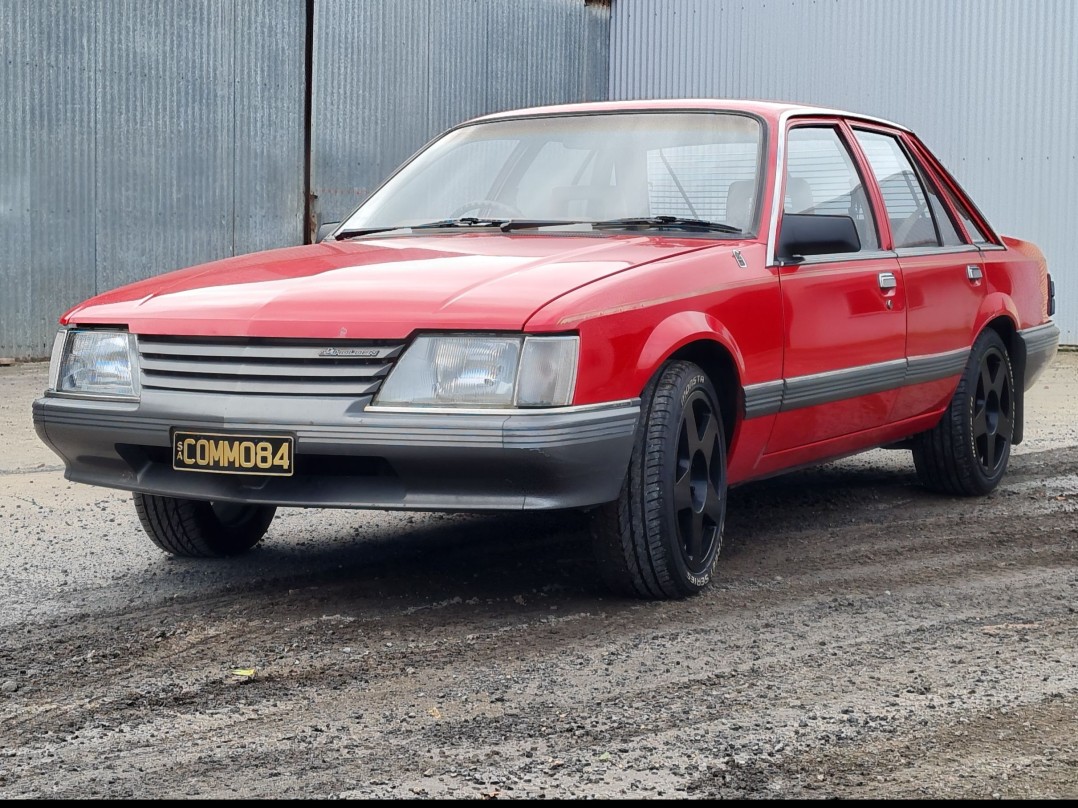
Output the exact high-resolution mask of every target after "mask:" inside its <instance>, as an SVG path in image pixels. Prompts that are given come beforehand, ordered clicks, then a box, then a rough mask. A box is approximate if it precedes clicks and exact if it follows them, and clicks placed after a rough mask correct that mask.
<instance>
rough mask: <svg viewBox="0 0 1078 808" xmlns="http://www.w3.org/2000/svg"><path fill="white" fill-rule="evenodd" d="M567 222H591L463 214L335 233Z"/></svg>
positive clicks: (520, 227)
mask: <svg viewBox="0 0 1078 808" xmlns="http://www.w3.org/2000/svg"><path fill="white" fill-rule="evenodd" d="M567 224H591V220H589V219H487V218H479V217H476V216H465V217H463V218H460V219H439V220H438V221H436V222H423V223H422V224H399V225H394V226H393V227H371V228H366V229H358V230H342V231H341V232H340V233H338V234H337V236H336V238H337V240H338V241H340V240H341V239H348V238H355V237H357V236H370V235H373V234H374V233H388V232H390V231H392V230H442V229H445V228H452V227H497V228H498V229H499V230H501V231H502V232H503V233H508V232H509V231H510V230H527V229H530V228H539V227H557V226H558V225H567Z"/></svg>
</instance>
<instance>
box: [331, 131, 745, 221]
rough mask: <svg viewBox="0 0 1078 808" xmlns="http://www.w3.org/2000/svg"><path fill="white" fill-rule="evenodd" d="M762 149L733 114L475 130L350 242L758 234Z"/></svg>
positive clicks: (382, 203) (384, 201) (417, 175)
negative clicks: (454, 231) (673, 232)
mask: <svg viewBox="0 0 1078 808" xmlns="http://www.w3.org/2000/svg"><path fill="white" fill-rule="evenodd" d="M762 140H763V138H762V124H761V123H760V122H759V121H758V120H757V119H756V118H753V117H749V116H747V115H742V114H734V113H722V112H676V113H657V112H656V113H652V112H648V113H641V112H633V113H616V114H590V115H556V116H555V115H551V116H545V117H544V116H538V117H527V118H517V119H506V120H494V121H485V122H481V123H476V124H469V125H466V126H463V127H460V128H458V129H455V130H453V131H451V132H449V133H448V134H446V135H444V136H443V137H441V138H439V139H438V140H436V141H435V142H434V143H432V144H431V145H430V146H429V147H428V148H427V149H425V150H424V151H423V152H421V153H420V154H419V155H418V156H417V157H416V158H415V159H413V160H412V161H411V162H410V163H408V164H407V165H406V166H404V168H403V169H401V170H400V171H399V172H398V173H397V174H396V175H395V176H393V177H392V178H391V179H390V180H389V181H388V182H387V183H386V184H385V185H383V186H382V187H381V188H380V189H379V190H378V191H376V192H375V193H374V194H373V195H372V196H371V197H370V198H369V199H368V200H367V201H366V202H365V203H364V204H363V205H362V206H360V208H359V209H358V210H356V212H355V213H354V214H353V215H352V216H351V217H350V218H349V219H348V221H346V222H345V223H344V225H343V226H342V228H341V230H340V231H339V232H340V233H341V234H342V235H348V234H350V233H361V232H365V231H374V230H385V229H394V228H408V227H413V226H417V225H424V224H425V225H428V226H431V225H434V226H461V225H464V226H484V225H487V226H490V225H492V224H502V225H504V224H505V223H506V222H510V223H512V224H513V225H516V224H519V225H522V226H532V227H583V228H584V229H589V228H590V227H591V226H592V223H604V224H603V226H605V227H613V228H615V229H616V228H618V227H625V228H632V229H640V228H659V229H664V228H678V229H684V230H690V231H696V232H707V233H710V234H713V235H719V236H722V235H727V236H729V235H730V234H735V233H740V232H742V231H745V232H749V231H752V230H753V229H754V226H755V216H756V214H755V211H756V209H757V205H756V196H757V189H758V187H759V184H760V183H759V173H760V161H761V153H762ZM712 224H714V225H718V226H717V227H707V226H708V225H712Z"/></svg>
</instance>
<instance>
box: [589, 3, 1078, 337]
mask: <svg viewBox="0 0 1078 808" xmlns="http://www.w3.org/2000/svg"><path fill="white" fill-rule="evenodd" d="M1076 82H1078V2H1074V0H947V2H941V0H781V1H779V0H761V2H754V3H741V2H738V3H727V2H718V0H615V2H614V6H613V14H612V19H611V70H610V97H611V98H623V99H627V98H680V97H684V98H693V97H696V98H699V97H715V98H762V99H775V100H784V101H799V102H803V103H810V104H820V105H824V106H834V107H840V108H843V109H849V110H854V111H857V112H863V113H868V114H871V115H876V116H879V117H883V118H889V119H892V120H895V121H898V122H900V123H903V124H905V125H907V126H909V127H910V128H912V129H914V130H915V131H916V132H917V133H918V134H919V135H920V136H921V138H922V139H923V140H924V141H925V143H926V144H927V145H928V146H929V147H930V148H931V149H932V150H933V151H934V152H935V153H936V155H937V156H938V157H939V158H940V159H941V160H942V161H943V163H944V164H945V165H946V166H947V167H948V168H949V169H950V170H951V172H952V173H953V174H954V175H955V176H956V178H957V179H958V180H959V182H961V183H962V185H963V186H964V187H965V188H966V190H967V191H968V192H969V193H970V195H971V196H972V197H973V198H974V200H976V202H977V204H978V206H979V207H980V208H981V210H982V211H984V213H985V215H986V216H987V217H988V219H989V221H991V222H992V224H993V226H994V227H995V228H996V229H997V230H998V231H1000V232H1002V233H1004V234H1006V235H1012V236H1016V237H1018V238H1024V239H1028V240H1030V241H1033V242H1034V243H1036V244H1037V245H1038V246H1040V248H1041V249H1042V250H1043V251H1044V253H1045V256H1046V257H1047V259H1048V266H1049V269H1050V270H1051V272H1052V276H1053V278H1055V280H1056V297H1057V305H1058V310H1057V314H1056V317H1055V320H1056V322H1057V324H1058V325H1059V327H1060V328H1061V329H1062V331H1063V342H1064V343H1066V344H1071V345H1074V344H1078V269H1076V268H1075V267H1074V266H1072V264H1073V261H1072V254H1073V246H1072V245H1071V244H1070V243H1069V241H1065V238H1066V237H1067V234H1069V233H1071V232H1072V231H1073V230H1074V229H1075V224H1074V216H1075V215H1076V212H1078V136H1076V134H1075V133H1076V132H1078V90H1076V87H1075V83H1076Z"/></svg>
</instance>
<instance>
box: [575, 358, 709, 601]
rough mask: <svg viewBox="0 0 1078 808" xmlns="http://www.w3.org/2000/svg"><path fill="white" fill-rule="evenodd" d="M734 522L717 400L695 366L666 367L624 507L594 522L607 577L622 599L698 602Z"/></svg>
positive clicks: (644, 414)
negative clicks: (729, 515)
mask: <svg viewBox="0 0 1078 808" xmlns="http://www.w3.org/2000/svg"><path fill="white" fill-rule="evenodd" d="M725 518H726V437H725V432H724V430H723V424H722V415H721V412H720V409H719V405H718V396H717V395H716V394H715V388H714V386H713V385H712V383H711V381H710V380H709V379H708V377H707V375H706V374H705V373H704V372H703V370H701V369H700V368H699V367H698V366H697V365H695V364H693V363H691V362H684V361H675V362H671V363H669V364H668V365H666V366H665V367H664V368H663V369H662V371H661V372H660V374H659V376H658V378H657V379H656V380H654V381H652V383H651V384H649V385H648V388H647V389H646V390H645V391H644V394H643V396H642V400H641V422H640V425H639V426H638V428H637V434H636V443H635V445H634V447H633V453H632V457H631V459H630V461H629V470H628V473H627V474H626V478H625V482H624V483H623V484H622V488H621V493H620V494H619V496H618V498H617V500H615V501H614V502H611V503H608V504H606V505H603V506H601V507H600V508H598V509H597V510H596V511H595V512H594V513H593V517H592V543H593V548H594V550H595V555H596V560H597V563H598V565H599V573H600V575H601V577H602V578H603V580H604V582H605V583H606V585H607V586H608V587H609V588H610V589H612V590H614V591H615V592H617V593H619V594H624V595H630V596H634V597H640V598H649V599H655V600H659V599H673V598H683V597H686V596H688V595H693V594H695V593H697V592H699V591H700V590H701V589H703V588H704V587H706V586H707V585H708V584H710V583H711V581H712V579H713V577H714V575H715V567H716V564H717V562H718V558H719V550H720V549H721V546H722V530H723V523H724V522H725Z"/></svg>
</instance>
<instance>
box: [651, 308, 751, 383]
mask: <svg viewBox="0 0 1078 808" xmlns="http://www.w3.org/2000/svg"><path fill="white" fill-rule="evenodd" d="M699 340H706V341H708V342H716V343H718V344H719V345H721V346H722V347H723V348H725V349H726V351H727V353H729V354H730V356H731V357H732V358H733V360H734V367H735V368H736V369H737V375H738V378H739V379H744V378H745V358H744V357H743V356H742V354H741V350H740V349H739V348H738V346H737V342H735V341H734V336H733V334H731V333H730V331H729V329H727V328H726V326H724V325H723V324H722V323H721V322H719V321H718V320H717V319H715V318H714V317H712V316H711V315H710V314H706V313H704V312H702V311H680V312H678V313H677V314H672V315H670V316H669V317H667V318H666V319H665V320H663V321H662V322H660V323H659V324H658V325H657V326H655V328H654V329H652V331H651V334H649V335H648V338H647V341H646V342H645V343H644V347H643V349H642V350H641V351H640V355H639V357H638V358H637V364H636V371H637V374H638V375H640V376H642V377H643V378H645V379H650V378H651V376H652V375H653V374H654V373H655V371H656V370H657V369H658V368H659V366H660V365H661V364H662V363H663V362H665V361H666V360H667V359H669V358H670V357H671V356H672V355H673V354H674V353H676V352H677V351H678V350H679V349H681V348H683V347H685V346H686V345H688V344H689V343H691V342H697V341H699Z"/></svg>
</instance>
